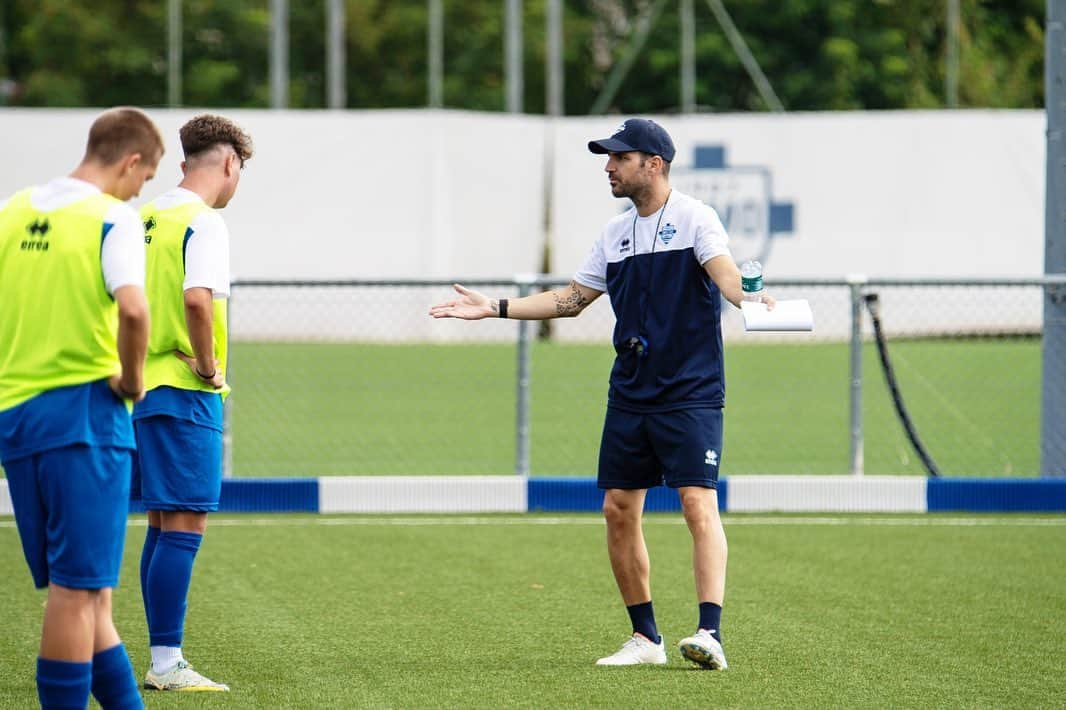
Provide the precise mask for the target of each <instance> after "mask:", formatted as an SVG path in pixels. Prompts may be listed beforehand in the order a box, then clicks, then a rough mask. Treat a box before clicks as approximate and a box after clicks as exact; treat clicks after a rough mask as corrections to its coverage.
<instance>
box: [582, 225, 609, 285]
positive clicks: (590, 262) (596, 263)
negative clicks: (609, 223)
mask: <svg viewBox="0 0 1066 710" xmlns="http://www.w3.org/2000/svg"><path fill="white" fill-rule="evenodd" d="M603 239H604V235H603V234H600V238H599V239H597V240H596V243H595V244H593V245H592V249H591V250H589V255H588V256H587V257H585V263H584V264H582V265H581V268H580V269H578V271H577V273H575V274H574V281H576V282H578V283H579V284H581V285H582V286H587V287H588V288H593V289H596V290H597V291H600V292H605V291H606V290H607V257H606V256H604V253H603Z"/></svg>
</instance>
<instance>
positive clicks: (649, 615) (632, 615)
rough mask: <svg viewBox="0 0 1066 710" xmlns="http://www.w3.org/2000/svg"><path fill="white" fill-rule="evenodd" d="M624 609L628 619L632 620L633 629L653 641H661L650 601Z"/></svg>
mask: <svg viewBox="0 0 1066 710" xmlns="http://www.w3.org/2000/svg"><path fill="white" fill-rule="evenodd" d="M626 611H628V612H629V619H630V621H632V622H633V631H635V632H636V633H638V634H640V635H641V636H646V637H647V638H648V639H650V640H651V641H653V642H655V643H659V642H661V641H662V637H661V636H659V629H657V628H656V627H655V610H654V609H652V606H651V602H644V603H643V604H634V605H633V606H627V607H626Z"/></svg>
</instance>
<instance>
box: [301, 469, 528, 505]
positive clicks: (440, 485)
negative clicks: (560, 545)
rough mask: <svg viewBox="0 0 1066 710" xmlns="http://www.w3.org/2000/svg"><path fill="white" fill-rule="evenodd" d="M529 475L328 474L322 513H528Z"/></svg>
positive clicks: (321, 493)
mask: <svg viewBox="0 0 1066 710" xmlns="http://www.w3.org/2000/svg"><path fill="white" fill-rule="evenodd" d="M526 510H528V504H527V481H526V478H525V477H524V476H388V477H386V476H326V477H322V478H319V479H318V511H319V512H320V513H477V512H487V511H491V512H498V513H524V512H526Z"/></svg>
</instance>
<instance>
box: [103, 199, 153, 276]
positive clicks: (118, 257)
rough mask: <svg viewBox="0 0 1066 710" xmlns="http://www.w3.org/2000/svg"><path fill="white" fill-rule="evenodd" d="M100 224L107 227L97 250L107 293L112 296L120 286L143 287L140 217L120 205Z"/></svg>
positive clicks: (123, 205)
mask: <svg viewBox="0 0 1066 710" xmlns="http://www.w3.org/2000/svg"><path fill="white" fill-rule="evenodd" d="M104 222H105V223H106V224H110V225H111V228H110V229H109V230H107V234H106V235H105V236H104V243H103V246H102V247H101V248H100V266H101V268H102V269H103V272H104V284H105V285H106V286H107V292H108V293H110V294H111V295H114V294H115V291H117V290H118V289H120V288H122V287H123V286H140V287H141V288H144V225H143V224H141V217H140V215H139V214H137V212H136V211H135V210H134V209H133V208H132V207H130V206H129V205H127V204H125V203H123V204H120V205H115V206H114V207H112V208H111V209H110V210H108V212H107V215H106V216H105V217H104Z"/></svg>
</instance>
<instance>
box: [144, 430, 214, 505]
mask: <svg viewBox="0 0 1066 710" xmlns="http://www.w3.org/2000/svg"><path fill="white" fill-rule="evenodd" d="M133 431H134V433H135V434H136V436H137V461H136V463H135V464H134V466H133V485H132V486H131V488H130V497H131V498H132V499H133V500H140V501H141V502H142V503H143V504H144V508H145V510H190V511H195V512H205V513H206V512H211V511H215V510H218V499H219V496H220V494H221V492H222V432H220V431H218V430H216V429H212V428H210V427H205V426H200V425H199V424H193V423H192V422H189V421H186V420H184V419H178V418H176V417H168V416H158V417H146V418H144V419H135V420H134V421H133Z"/></svg>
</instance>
